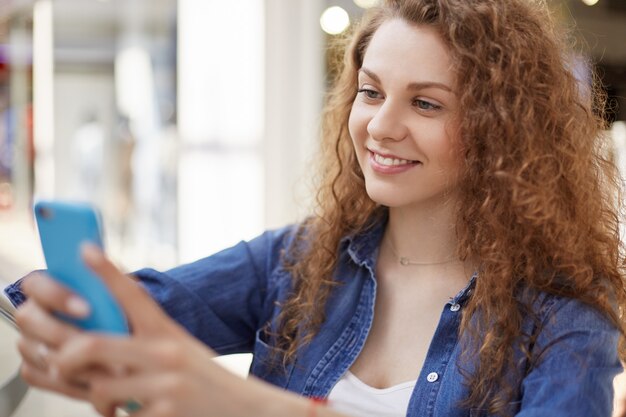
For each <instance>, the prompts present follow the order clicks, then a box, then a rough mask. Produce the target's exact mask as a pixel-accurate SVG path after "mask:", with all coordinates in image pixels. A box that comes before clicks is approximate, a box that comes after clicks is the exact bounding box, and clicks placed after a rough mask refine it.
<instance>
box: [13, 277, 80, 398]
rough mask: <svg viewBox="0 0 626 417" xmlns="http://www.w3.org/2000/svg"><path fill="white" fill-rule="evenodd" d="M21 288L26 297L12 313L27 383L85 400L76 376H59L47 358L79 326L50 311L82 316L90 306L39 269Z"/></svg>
mask: <svg viewBox="0 0 626 417" xmlns="http://www.w3.org/2000/svg"><path fill="white" fill-rule="evenodd" d="M22 288H23V290H24V292H25V293H26V295H27V296H28V300H27V301H26V302H25V303H24V304H22V305H21V306H20V307H19V308H18V309H17V312H16V314H15V319H16V322H17V325H18V326H19V328H20V334H21V337H20V339H19V340H18V350H19V352H20V354H21V356H22V358H23V363H22V368H21V373H22V377H23V378H24V380H25V381H26V382H28V383H29V384H30V385H33V386H36V387H39V388H44V389H48V390H53V391H56V392H58V393H61V394H64V395H68V396H70V397H73V398H77V399H86V398H87V395H88V392H87V390H86V387H85V386H84V385H83V384H80V383H79V382H78V380H77V379H74V380H71V379H63V378H59V377H58V370H57V369H56V368H54V367H51V366H50V363H49V358H50V355H51V354H53V353H54V352H55V351H56V350H57V349H58V348H59V347H60V346H61V345H62V344H63V343H64V342H65V341H66V340H69V339H71V338H72V337H74V336H76V335H78V333H79V331H78V329H76V328H75V327H73V326H71V325H69V324H67V323H65V322H63V321H61V320H59V319H58V318H56V317H55V316H54V315H53V314H52V313H53V312H59V313H62V314H65V315H67V316H71V317H76V318H81V317H84V316H86V315H87V314H88V313H89V306H88V305H87V304H86V303H85V302H84V301H83V300H82V299H80V298H79V297H77V296H76V295H74V294H73V293H72V292H71V291H69V290H68V289H67V288H65V287H64V286H62V285H60V284H59V283H57V282H56V281H54V280H53V279H51V278H50V277H49V276H47V275H46V274H45V273H42V272H33V273H31V274H29V275H28V276H26V277H25V279H24V281H23V287H22ZM73 377H75V376H73Z"/></svg>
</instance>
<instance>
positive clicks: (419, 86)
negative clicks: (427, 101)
mask: <svg viewBox="0 0 626 417" xmlns="http://www.w3.org/2000/svg"><path fill="white" fill-rule="evenodd" d="M358 72H363V73H365V74H366V75H367V76H368V77H370V78H371V79H373V80H374V81H376V82H377V83H380V78H379V77H378V75H376V74H375V73H374V72H373V71H372V70H369V69H367V68H365V67H361V68H359V71H358ZM425 88H439V89H441V90H444V91H448V92H450V93H454V91H452V88H450V87H449V86H448V85H446V84H444V83H440V82H437V81H420V82H413V83H410V84H409V85H408V86H407V90H423V89H425Z"/></svg>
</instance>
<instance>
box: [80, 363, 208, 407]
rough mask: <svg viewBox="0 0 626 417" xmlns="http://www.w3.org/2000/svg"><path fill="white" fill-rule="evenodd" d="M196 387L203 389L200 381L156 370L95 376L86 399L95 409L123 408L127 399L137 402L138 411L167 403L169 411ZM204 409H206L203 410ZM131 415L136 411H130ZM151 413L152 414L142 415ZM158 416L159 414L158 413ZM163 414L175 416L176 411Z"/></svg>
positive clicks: (185, 398) (194, 390)
mask: <svg viewBox="0 0 626 417" xmlns="http://www.w3.org/2000/svg"><path fill="white" fill-rule="evenodd" d="M198 389H201V390H202V389H205V388H204V387H203V384H202V381H201V380H198V379H196V378H193V377H190V376H189V375H187V376H186V377H183V376H182V374H178V373H174V372H172V373H159V374H157V375H150V374H145V373H144V374H135V375H129V376H126V377H118V378H110V377H104V378H95V379H94V380H93V381H92V384H91V389H90V401H91V402H92V403H93V404H95V405H96V408H97V409H98V410H105V411H106V410H110V409H111V408H114V407H124V406H125V405H126V404H128V403H129V402H133V403H135V404H139V405H140V406H141V408H142V410H140V411H139V412H142V413H143V412H145V411H146V410H150V409H152V410H154V407H157V408H158V407H164V406H165V405H166V404H168V403H169V404H170V406H171V408H172V410H171V411H172V412H174V411H175V409H176V407H175V404H177V403H178V404H180V403H184V402H185V401H186V400H187V399H189V398H188V397H193V393H194V392H197V391H198ZM205 411H206V410H205ZM132 415H133V417H135V416H136V415H143V414H136V412H133V413H132ZM146 415H151V416H152V415H155V414H146ZM158 415H161V414H158ZM165 415H177V414H176V413H172V414H165Z"/></svg>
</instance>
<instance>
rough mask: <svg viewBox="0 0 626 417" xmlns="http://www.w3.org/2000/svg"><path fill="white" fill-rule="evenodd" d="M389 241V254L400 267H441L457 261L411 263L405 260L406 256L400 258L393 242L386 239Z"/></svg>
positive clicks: (454, 259) (451, 259)
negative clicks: (391, 253) (396, 260)
mask: <svg viewBox="0 0 626 417" xmlns="http://www.w3.org/2000/svg"><path fill="white" fill-rule="evenodd" d="M387 240H388V241H389V248H391V252H393V255H394V256H395V257H396V259H398V262H399V263H400V265H402V266H409V265H443V264H449V263H452V262H455V261H458V260H459V259H458V258H456V257H455V258H449V259H444V260H443V261H437V262H417V261H412V260H410V259H409V258H407V257H406V256H400V255H398V251H396V248H395V247H394V246H393V242H392V241H391V240H392V239H391V237H389V239H387Z"/></svg>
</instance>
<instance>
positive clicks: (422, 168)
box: [349, 19, 460, 207]
mask: <svg viewBox="0 0 626 417" xmlns="http://www.w3.org/2000/svg"><path fill="white" fill-rule="evenodd" d="M456 88H457V86H456V85H455V78H454V74H453V71H452V68H451V59H450V57H449V55H448V49H447V47H446V46H445V45H444V43H443V41H442V40H441V38H440V37H439V35H438V34H437V33H436V32H435V30H434V29H432V28H429V27H427V26H415V25H410V24H409V23H406V22H405V21H403V20H400V19H393V20H390V21H387V22H385V23H383V24H382V25H381V26H380V28H379V29H378V30H377V31H376V33H374V35H373V37H372V39H371V41H370V44H369V46H368V48H367V50H366V52H365V56H364V58H363V66H362V67H361V69H360V70H359V74H358V91H359V92H358V94H357V96H356V98H355V100H354V103H353V105H352V111H351V113H350V120H349V129H350V135H351V137H352V141H353V144H354V148H355V151H356V155H357V158H358V161H359V165H360V166H361V169H362V171H363V175H364V176H365V185H366V189H367V193H368V195H369V196H370V198H372V199H373V200H374V201H376V202H377V203H379V204H382V205H384V206H388V207H410V206H416V205H417V206H420V205H423V204H433V203H434V204H441V203H442V202H443V201H445V200H446V199H450V198H454V195H455V194H454V191H455V190H456V187H457V182H458V173H459V167H460V157H459V151H458V149H456V147H455V144H456V143H457V141H456V140H455V139H454V135H455V134H456V133H455V130H456V128H455V126H454V125H453V116H454V112H455V111H456V107H457V98H456V95H455V89H456Z"/></svg>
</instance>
